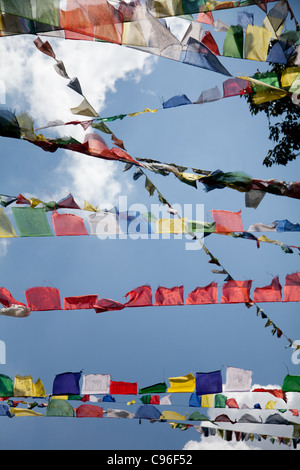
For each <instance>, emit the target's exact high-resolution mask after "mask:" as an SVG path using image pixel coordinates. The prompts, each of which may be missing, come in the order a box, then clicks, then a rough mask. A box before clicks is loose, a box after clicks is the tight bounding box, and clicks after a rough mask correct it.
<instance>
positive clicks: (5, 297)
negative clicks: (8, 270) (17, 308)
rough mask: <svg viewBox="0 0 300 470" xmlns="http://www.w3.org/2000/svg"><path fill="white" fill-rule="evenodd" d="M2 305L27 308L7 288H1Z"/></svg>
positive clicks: (0, 298)
mask: <svg viewBox="0 0 300 470" xmlns="http://www.w3.org/2000/svg"><path fill="white" fill-rule="evenodd" d="M0 303H1V304H2V305H4V307H11V306H12V305H22V306H23V307H25V304H23V303H22V302H18V301H17V300H16V299H14V298H13V296H12V295H11V293H10V292H9V291H8V290H7V289H6V288H5V287H0Z"/></svg>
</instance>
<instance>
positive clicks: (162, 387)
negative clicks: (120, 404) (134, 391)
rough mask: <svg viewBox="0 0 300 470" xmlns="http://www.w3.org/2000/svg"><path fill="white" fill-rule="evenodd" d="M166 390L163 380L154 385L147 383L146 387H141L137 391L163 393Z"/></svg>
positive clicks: (141, 392)
mask: <svg viewBox="0 0 300 470" xmlns="http://www.w3.org/2000/svg"><path fill="white" fill-rule="evenodd" d="M166 391H167V384H166V383H165V382H160V383H157V384H154V385H149V386H148V387H143V388H140V389H139V393H140V394H143V393H165V392H166Z"/></svg>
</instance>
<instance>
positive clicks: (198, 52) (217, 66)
mask: <svg viewBox="0 0 300 470" xmlns="http://www.w3.org/2000/svg"><path fill="white" fill-rule="evenodd" d="M183 63H185V64H189V65H194V66H196V67H201V68H203V69H206V70H210V71H212V72H216V73H220V74H222V75H228V76H231V74H230V73H229V72H228V70H226V68H225V67H223V65H222V64H221V62H220V61H219V59H218V58H217V57H216V56H215V54H213V53H212V52H211V51H210V50H209V48H208V47H206V46H205V44H202V43H201V42H199V41H197V40H196V39H194V38H189V40H188V44H187V49H186V52H185V56H184V59H183Z"/></svg>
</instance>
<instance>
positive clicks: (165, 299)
mask: <svg viewBox="0 0 300 470" xmlns="http://www.w3.org/2000/svg"><path fill="white" fill-rule="evenodd" d="M183 292H184V287H183V286H179V287H177V286H176V287H171V288H167V287H158V288H157V290H156V292H155V304H154V305H155V306H171V305H184V299H183Z"/></svg>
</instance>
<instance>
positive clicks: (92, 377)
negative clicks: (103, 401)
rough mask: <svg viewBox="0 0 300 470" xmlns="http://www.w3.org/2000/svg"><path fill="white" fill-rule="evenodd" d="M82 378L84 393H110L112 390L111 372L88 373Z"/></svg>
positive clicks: (82, 391) (82, 390)
mask: <svg viewBox="0 0 300 470" xmlns="http://www.w3.org/2000/svg"><path fill="white" fill-rule="evenodd" d="M82 380H83V382H82V388H81V393H82V395H108V394H109V392H110V380H111V377H110V374H87V375H83V377H82Z"/></svg>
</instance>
